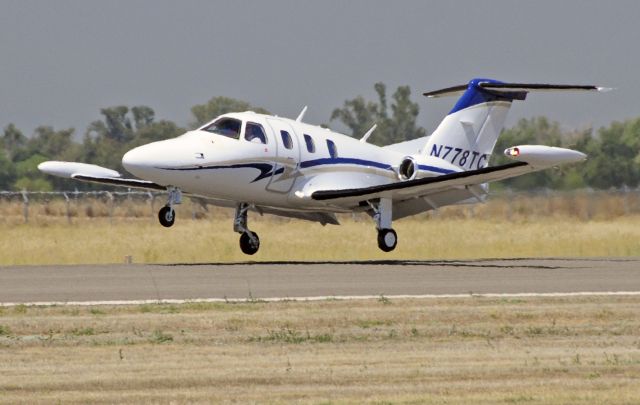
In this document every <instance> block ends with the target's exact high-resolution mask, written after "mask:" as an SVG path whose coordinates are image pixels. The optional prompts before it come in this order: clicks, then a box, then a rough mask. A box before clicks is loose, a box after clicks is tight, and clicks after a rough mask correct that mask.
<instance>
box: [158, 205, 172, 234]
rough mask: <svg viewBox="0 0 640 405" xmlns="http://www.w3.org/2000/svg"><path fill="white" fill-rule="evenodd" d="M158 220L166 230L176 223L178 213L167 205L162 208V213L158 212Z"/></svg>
mask: <svg viewBox="0 0 640 405" xmlns="http://www.w3.org/2000/svg"><path fill="white" fill-rule="evenodd" d="M158 220H159V221H160V225H162V226H164V227H165V228H169V227H170V226H172V225H173V223H174V222H175V221H176V211H175V210H174V209H173V207H171V206H169V205H165V206H164V207H162V208H160V211H159V212H158Z"/></svg>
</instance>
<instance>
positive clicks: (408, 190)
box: [311, 162, 536, 203]
mask: <svg viewBox="0 0 640 405" xmlns="http://www.w3.org/2000/svg"><path fill="white" fill-rule="evenodd" d="M535 170H536V169H535V168H533V167H532V166H531V165H529V164H528V163H526V162H514V163H509V164H506V165H502V166H493V167H485V168H483V169H478V170H469V171H465V172H457V173H451V174H445V175H442V176H437V177H425V178H422V179H415V180H409V181H403V182H397V183H390V184H383V185H379V186H370V187H362V188H351V189H342V190H319V191H315V192H314V193H313V194H311V198H312V199H314V200H319V201H327V202H336V203H340V202H342V201H344V202H345V203H348V202H349V201H354V202H358V201H365V200H371V199H374V198H391V199H393V200H394V201H396V200H398V201H402V200H406V199H411V198H417V197H428V196H429V195H430V194H436V193H439V192H442V191H445V190H447V189H455V188H464V187H469V186H473V185H477V184H482V183H488V182H492V181H497V180H504V179H507V178H510V177H516V176H520V175H522V174H525V173H529V172H532V171H535Z"/></svg>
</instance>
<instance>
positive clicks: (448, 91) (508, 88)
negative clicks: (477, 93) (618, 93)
mask: <svg viewBox="0 0 640 405" xmlns="http://www.w3.org/2000/svg"><path fill="white" fill-rule="evenodd" d="M474 85H475V86H477V87H478V88H480V89H483V90H487V91H489V92H493V93H530V92H533V91H536V92H551V91H600V92H605V91H609V90H611V89H610V88H608V87H598V86H593V85H574V84H544V83H500V82H496V81H486V82H485V81H480V82H477V83H475V82H474V81H472V82H471V83H470V84H463V85H460V86H453V87H447V88H445V89H440V90H435V91H429V92H426V93H423V94H424V95H425V96H427V97H429V98H438V97H447V96H460V95H462V94H463V93H464V92H465V91H466V90H467V89H468V88H469V87H470V86H474Z"/></svg>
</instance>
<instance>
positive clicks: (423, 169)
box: [38, 79, 605, 255]
mask: <svg viewBox="0 0 640 405" xmlns="http://www.w3.org/2000/svg"><path fill="white" fill-rule="evenodd" d="M573 90H579V91H603V90H605V89H604V88H602V87H597V86H574V85H553V84H525V83H504V82H500V81H496V80H490V79H473V80H471V81H470V82H469V83H468V84H465V85H461V86H455V87H450V88H446V89H442V90H437V91H432V92H428V93H424V95H425V96H427V97H443V96H453V95H457V96H458V97H459V98H458V101H457V102H456V104H455V105H454V107H453V109H452V110H451V111H450V112H449V114H448V115H447V116H446V117H445V118H444V120H443V121H442V122H441V123H440V125H439V126H438V127H437V128H436V130H435V131H434V132H433V133H432V134H431V135H430V136H426V137H423V138H419V139H414V140H410V141H406V142H401V143H396V144H393V145H386V146H382V147H380V146H376V145H372V144H370V143H367V139H368V137H369V136H370V135H371V134H372V133H373V131H374V130H375V125H374V127H373V128H371V130H369V131H368V132H367V133H366V134H364V135H363V136H362V137H361V138H360V139H356V138H352V137H350V136H346V135H343V134H340V133H337V132H334V131H331V130H329V129H326V128H322V127H320V126H315V125H309V124H306V123H304V122H302V120H303V116H304V113H305V111H306V107H305V108H304V109H303V110H302V112H301V113H300V115H299V116H298V117H297V118H296V119H295V120H292V119H287V118H283V117H278V116H271V115H263V114H256V113H254V112H251V111H246V112H238V113H230V114H224V115H222V116H220V117H217V118H216V119H214V120H213V121H211V122H209V123H207V124H206V125H203V126H202V127H200V128H197V129H195V130H192V131H188V132H186V133H185V134H183V135H181V136H179V137H177V138H173V139H168V140H164V141H159V142H153V143H150V144H147V145H143V146H140V147H137V148H135V149H132V150H130V151H128V152H127V153H126V154H125V155H124V156H123V157H122V165H123V166H124V167H125V169H126V170H127V171H129V172H130V173H131V174H133V175H134V176H136V177H138V178H137V179H135V178H122V177H121V175H120V173H118V172H117V171H114V170H110V169H107V168H104V167H100V166H96V165H90V164H85V163H76V162H58V161H49V162H44V163H41V164H40V165H39V166H38V168H39V169H40V170H41V171H43V172H45V173H48V174H51V175H56V176H60V177H66V178H72V179H76V180H81V181H87V182H93V183H102V184H108V185H112V186H123V187H129V188H142V189H150V190H161V191H166V192H167V194H168V199H167V203H166V205H165V206H164V207H163V208H162V209H160V212H159V213H158V217H159V220H160V223H161V224H162V225H163V226H165V227H170V226H172V225H173V223H174V221H175V218H176V214H175V211H174V206H175V205H176V204H180V202H181V200H182V195H183V194H185V195H191V196H198V197H201V198H205V199H207V200H208V201H209V202H210V203H211V204H213V205H219V206H223V207H235V219H234V223H233V230H234V231H235V232H238V233H240V234H241V236H240V248H241V250H242V251H243V252H244V253H246V254H249V255H252V254H254V253H256V252H257V251H258V249H259V247H260V239H259V238H258V235H257V234H256V233H255V232H252V231H251V230H249V227H248V224H247V214H248V211H250V210H251V211H255V212H258V213H259V214H274V215H280V216H284V217H291V218H299V219H304V220H309V221H315V222H319V223H321V224H323V225H325V224H335V225H339V222H338V219H337V218H336V213H351V212H365V213H367V214H368V215H370V216H371V217H372V218H373V221H374V222H375V225H376V229H377V236H378V238H377V239H378V246H379V248H380V249H382V250H383V251H385V252H390V251H392V250H393V249H395V247H396V245H397V243H398V236H397V234H396V232H395V231H394V230H393V228H392V221H393V220H396V219H401V218H404V217H408V216H411V215H416V214H419V213H421V212H425V211H429V210H434V209H437V208H439V207H442V206H445V205H450V204H460V203H473V202H482V201H484V200H485V198H486V196H487V194H488V183H489V182H492V181H497V180H503V179H507V178H510V177H515V176H520V175H523V174H527V173H531V172H535V171H538V170H543V169H547V168H550V167H553V166H557V165H560V164H564V163H571V162H578V161H581V160H584V159H585V158H586V155H585V154H583V153H581V152H578V151H574V150H570V149H564V148H558V147H550V146H542V145H519V146H516V145H514V146H513V147H510V148H508V149H506V150H505V151H504V154H505V155H506V156H508V157H509V158H511V159H512V160H513V162H511V163H508V164H505V165H499V166H489V162H490V160H491V153H492V151H493V148H494V146H495V144H496V140H497V139H498V136H499V135H500V132H501V130H502V128H503V125H504V122H505V119H506V116H507V112H508V110H509V107H510V106H511V103H512V102H513V101H514V100H524V99H525V98H526V96H527V94H528V93H529V92H533V91H573Z"/></svg>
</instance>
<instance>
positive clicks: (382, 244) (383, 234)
mask: <svg viewBox="0 0 640 405" xmlns="http://www.w3.org/2000/svg"><path fill="white" fill-rule="evenodd" d="M397 244H398V235H397V234H396V231H394V230H393V229H380V230H379V231H378V247H379V248H380V250H382V251H383V252H391V251H392V250H393V249H395V248H396V245H397Z"/></svg>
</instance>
